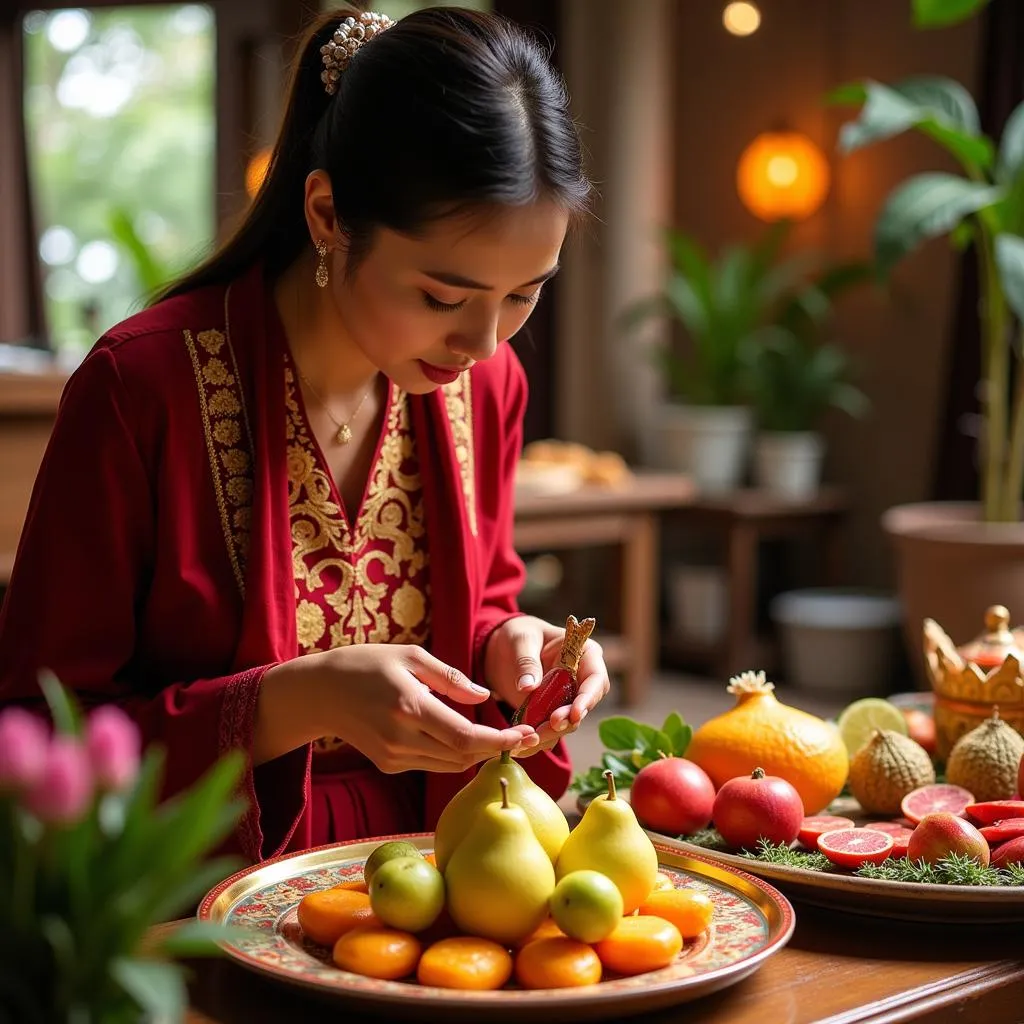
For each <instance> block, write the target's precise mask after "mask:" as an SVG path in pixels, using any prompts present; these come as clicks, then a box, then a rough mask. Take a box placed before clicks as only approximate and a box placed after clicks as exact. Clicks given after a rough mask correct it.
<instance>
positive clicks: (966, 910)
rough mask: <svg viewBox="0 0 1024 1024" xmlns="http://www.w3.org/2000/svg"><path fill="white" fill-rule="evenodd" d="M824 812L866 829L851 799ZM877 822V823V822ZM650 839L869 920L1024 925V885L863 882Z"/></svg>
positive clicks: (668, 839)
mask: <svg viewBox="0 0 1024 1024" xmlns="http://www.w3.org/2000/svg"><path fill="white" fill-rule="evenodd" d="M822 813H823V814H840V815H845V816H846V817H848V818H852V819H853V820H854V821H855V822H857V823H858V824H865V825H869V824H870V821H869V820H868V819H866V818H865V817H864V815H863V813H862V812H861V809H860V805H859V804H858V803H857V801H856V800H854V799H853V798H852V797H841V798H839V799H837V800H836V801H834V802H833V803H832V805H831V806H830V807H829V808H828V810H827V811H823V812H822ZM876 820H877V819H876ZM648 835H649V836H650V837H651V840H652V841H654V842H656V843H663V844H665V846H667V847H668V848H669V849H673V850H678V851H679V852H680V853H684V854H686V855H694V854H698V855H700V856H701V857H704V858H706V859H707V860H709V861H712V862H713V863H715V864H721V865H722V866H723V867H729V868H736V869H739V870H741V871H746V872H749V873H750V874H752V875H756V876H757V877H758V878H763V879H766V880H768V881H771V882H773V883H774V884H775V885H777V886H778V887H779V888H780V889H781V890H782V891H783V892H784V893H785V894H786V895H787V896H789V897H790V899H793V900H796V901H797V902H798V903H805V904H808V905H811V906H818V907H828V908H829V909H832V910H842V911H845V912H847V913H854V914H862V915H867V916H869V917H885V918H892V919H896V920H901V921H920V922H927V923H936V924H939V923H941V924H964V925H966V924H1000V923H1001V924H1014V923H1018V922H1021V923H1024V886H1019V885H935V884H932V883H930V882H892V881H888V880H886V879H882V878H861V877H860V876H859V875H854V874H850V873H849V872H846V871H840V870H838V869H837V870H835V871H811V870H809V869H807V868H796V867H789V866H788V865H783V864H769V863H766V862H765V861H762V860H757V859H756V858H754V857H744V856H741V855H740V854H736V853H724V852H719V851H717V850H709V849H707V848H705V847H703V846H697V845H696V844H694V843H688V842H687V841H686V840H685V839H673V838H671V837H669V836H664V835H661V834H660V833H657V832H648Z"/></svg>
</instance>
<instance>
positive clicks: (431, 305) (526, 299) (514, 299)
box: [423, 288, 541, 313]
mask: <svg viewBox="0 0 1024 1024" xmlns="http://www.w3.org/2000/svg"><path fill="white" fill-rule="evenodd" d="M540 293H541V289H540V288H538V289H537V290H536V291H535V292H532V293H531V294H530V295H519V294H518V293H517V292H512V293H511V294H510V295H507V296H506V300H507V301H508V302H511V303H513V304H515V305H517V306H532V305H534V304H535V303H536V302H537V300H538V299H539V298H540ZM423 301H424V302H425V303H426V305H427V308H428V309H432V310H434V312H436V313H455V312H458V310H460V309H462V307H463V306H465V305H466V300H465V299H460V300H459V301H458V302H442V301H441V300H440V299H439V298H437V296H436V295H431V294H430V292H428V291H424V292H423Z"/></svg>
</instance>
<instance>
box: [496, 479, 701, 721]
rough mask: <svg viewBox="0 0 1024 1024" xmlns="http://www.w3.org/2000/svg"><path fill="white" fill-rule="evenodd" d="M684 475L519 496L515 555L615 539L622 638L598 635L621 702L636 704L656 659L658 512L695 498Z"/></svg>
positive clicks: (692, 489) (691, 487)
mask: <svg viewBox="0 0 1024 1024" xmlns="http://www.w3.org/2000/svg"><path fill="white" fill-rule="evenodd" d="M694 493H695V492H694V486H693V483H692V481H691V480H690V478H689V477H687V476H683V475H681V474H678V473H636V474H635V475H634V477H633V479H632V480H630V481H629V482H628V484H626V485H625V486H624V487H621V488H610V487H597V486H584V487H580V488H578V489H577V490H574V491H571V492H569V493H567V494H558V495H549V496H540V495H531V496H520V497H518V498H517V500H516V524H515V545H516V550H517V551H519V552H520V553H526V552H530V551H545V550H564V549H569V548H584V547H596V546H600V545H606V544H611V545H616V546H617V547H619V549H620V552H621V583H620V588H619V607H620V614H621V618H622V633H621V635H620V636H616V635H609V634H602V635H601V636H600V637H599V639H600V641H601V644H602V646H603V648H604V653H605V661H606V663H607V665H608V668H609V669H610V670H611V671H613V672H614V671H617V670H621V674H622V680H623V686H622V692H621V694H620V698H621V701H620V702H621V703H622V704H623V705H624V706H626V707H630V706H635V705H638V704H641V703H642V702H643V699H644V697H645V695H646V693H647V687H648V685H649V683H650V679H651V675H652V674H653V672H654V666H655V661H656V657H657V639H656V637H657V620H658V515H659V513H661V512H663V511H664V510H666V509H678V508H681V507H683V506H685V505H687V504H688V503H689V502H690V501H692V500H693V497H694Z"/></svg>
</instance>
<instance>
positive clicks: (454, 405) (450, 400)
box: [444, 372, 477, 537]
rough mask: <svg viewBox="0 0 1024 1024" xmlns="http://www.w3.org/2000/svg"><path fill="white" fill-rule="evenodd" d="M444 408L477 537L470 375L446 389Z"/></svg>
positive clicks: (471, 530)
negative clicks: (450, 426) (449, 423)
mask: <svg viewBox="0 0 1024 1024" xmlns="http://www.w3.org/2000/svg"><path fill="white" fill-rule="evenodd" d="M444 398H445V406H446V407H447V410H448V419H449V421H450V422H451V425H452V440H453V441H454V442H455V457H456V459H457V460H458V463H459V473H460V475H461V477H462V494H463V497H464V498H465V500H466V516H467V518H468V519H469V532H470V533H472V534H473V536H474V537H475V536H476V531H477V523H476V465H475V460H474V453H473V386H472V382H471V381H470V378H469V373H468V372H467V373H460V374H459V376H458V377H457V378H456V379H455V380H454V381H452V383H451V384H445V386H444Z"/></svg>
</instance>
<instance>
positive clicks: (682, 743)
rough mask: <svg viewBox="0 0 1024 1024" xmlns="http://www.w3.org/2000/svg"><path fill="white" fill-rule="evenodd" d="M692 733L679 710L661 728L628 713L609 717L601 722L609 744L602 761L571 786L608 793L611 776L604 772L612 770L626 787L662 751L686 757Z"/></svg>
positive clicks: (603, 736)
mask: <svg viewBox="0 0 1024 1024" xmlns="http://www.w3.org/2000/svg"><path fill="white" fill-rule="evenodd" d="M692 735H693V730H692V729H691V728H690V727H689V726H688V725H687V724H686V723H685V722H684V721H683V719H682V718H681V717H680V716H679V714H678V713H677V712H675V711H673V712H672V713H671V714H670V715H668V717H667V718H666V719H665V721H664V724H663V725H662V726H661V728H660V729H656V728H655V727H654V726H653V725H644V723H643V722H636V721H634V720H633V719H632V718H628V717H626V716H625V715H615V716H613V717H611V718H606V719H604V721H602V722H601V724H600V725H599V726H598V736H599V737H600V739H601V742H602V743H603V744H604V746H605V747H606V748H607V749H606V750H605V751H604V752H603V753H602V754H601V764H600V765H596V766H594V767H591V768H588V769H587V771H585V772H584V773H583V774H582V775H577V776H576V778H574V779H573V780H572V784H571V785H570V787H569V788H570V789H571V790H573V791H574V792H577V793H579V794H580V795H581V796H595V795H596V794H598V793H606V792H607V791H608V780H607V779H606V778H605V777H604V773H605V772H606V771H610V772H611V773H612V776H613V778H614V780H615V785H616V787H618V788H620V789H626V788H628V787H629V786H631V785H632V783H633V779H634V778H635V777H636V773H637V772H638V771H640V769H641V768H643V766H644V765H645V764H650V762H651V761H656V760H657V759H658V758H659V757H661V756H662V755H665V756H667V757H682V756H683V755H684V754H685V753H686V748H687V747H688V746H689V745H690V737H691V736H692Z"/></svg>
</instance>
